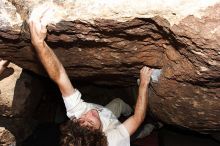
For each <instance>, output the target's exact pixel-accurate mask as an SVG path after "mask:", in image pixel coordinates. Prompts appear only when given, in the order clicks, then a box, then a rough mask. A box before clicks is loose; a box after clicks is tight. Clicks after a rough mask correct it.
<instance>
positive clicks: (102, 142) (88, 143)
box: [60, 118, 108, 146]
mask: <svg viewBox="0 0 220 146" xmlns="http://www.w3.org/2000/svg"><path fill="white" fill-rule="evenodd" d="M60 131H61V146H107V145H108V142H107V138H106V136H105V134H104V132H102V131H101V130H100V129H92V128H91V127H85V126H81V125H80V123H79V121H78V120H77V119H75V118H74V119H72V120H68V121H67V122H65V123H64V124H62V125H61V126H60Z"/></svg>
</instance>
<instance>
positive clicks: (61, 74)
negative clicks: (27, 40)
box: [29, 18, 74, 97]
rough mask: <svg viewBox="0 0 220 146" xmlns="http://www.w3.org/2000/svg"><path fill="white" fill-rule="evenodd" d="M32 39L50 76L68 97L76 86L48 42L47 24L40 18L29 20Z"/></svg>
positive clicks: (63, 94)
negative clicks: (41, 21)
mask: <svg viewBox="0 0 220 146" xmlns="http://www.w3.org/2000/svg"><path fill="white" fill-rule="evenodd" d="M29 27H30V32H31V41H32V44H33V46H34V47H35V50H36V52H37V55H38V57H39V59H40V61H41V63H42V64H43V66H44V68H45V69H46V71H47V73H48V74H49V77H50V78H51V79H52V80H53V81H54V82H55V83H56V84H57V85H58V87H59V89H60V91H61V93H62V96H63V97H67V96H70V95H71V94H73V93H74V88H73V86H72V84H71V82H70V80H69V78H68V76H67V74H66V71H65V69H64V67H63V65H62V64H61V62H60V61H59V59H58V58H57V56H56V55H55V54H54V52H53V51H52V49H51V48H50V47H49V46H48V45H47V44H46V42H45V41H44V39H45V38H46V32H47V30H46V26H42V25H41V23H40V18H36V20H35V21H30V22H29Z"/></svg>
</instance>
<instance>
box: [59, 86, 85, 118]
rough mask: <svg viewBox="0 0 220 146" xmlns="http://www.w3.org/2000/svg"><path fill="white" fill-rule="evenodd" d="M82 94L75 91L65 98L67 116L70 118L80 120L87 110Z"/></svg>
mask: <svg viewBox="0 0 220 146" xmlns="http://www.w3.org/2000/svg"><path fill="white" fill-rule="evenodd" d="M81 96H82V95H81V93H80V92H79V90H77V89H75V92H74V93H73V94H72V95H70V96H67V97H63V100H64V104H65V107H66V112H67V116H68V117H69V118H71V117H73V116H75V117H76V118H79V117H80V116H81V115H82V114H83V113H84V112H85V111H86V109H87V103H86V102H84V101H83V100H82V99H81Z"/></svg>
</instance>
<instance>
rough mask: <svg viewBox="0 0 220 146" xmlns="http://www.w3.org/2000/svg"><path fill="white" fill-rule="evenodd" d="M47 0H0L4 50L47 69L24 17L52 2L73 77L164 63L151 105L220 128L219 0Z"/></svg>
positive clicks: (113, 81) (62, 54) (192, 124)
mask: <svg viewBox="0 0 220 146" xmlns="http://www.w3.org/2000/svg"><path fill="white" fill-rule="evenodd" d="M44 3H45V2H44V1H26V0H10V1H6V0H1V1H0V4H1V9H0V10H1V11H0V20H1V22H0V23H1V27H0V50H1V51H0V57H3V58H5V59H9V60H11V61H13V62H14V63H16V64H17V65H19V66H21V67H22V68H25V69H28V70H31V71H34V72H36V73H38V74H41V75H43V74H45V72H44V70H43V68H42V66H41V65H40V63H39V61H38V60H37V57H36V55H35V53H34V51H33V48H32V46H31V44H30V37H29V31H28V27H27V25H26V23H25V19H27V18H28V16H29V15H30V14H33V13H31V12H32V10H35V12H36V11H38V12H39V11H41V8H42V7H47V5H48V6H49V7H50V8H53V10H52V11H51V13H50V14H51V15H48V19H50V22H53V23H54V24H51V25H49V26H48V36H47V42H48V44H49V45H50V46H51V47H52V48H53V49H54V51H55V53H56V54H57V56H58V57H59V58H60V60H61V61H62V63H63V64H64V66H65V68H66V70H67V72H68V74H69V76H70V77H71V79H74V80H75V79H77V80H86V81H92V82H95V83H99V84H110V85H123V86H124V85H126V86H129V85H134V84H136V78H137V77H138V74H139V69H140V68H141V67H142V66H143V65H148V66H151V67H154V68H162V75H161V77H160V79H159V82H158V83H154V84H153V89H154V94H153V96H152V97H151V98H150V107H151V109H152V111H153V112H154V113H155V114H156V115H157V116H158V117H159V118H160V119H161V120H163V121H165V122H167V123H170V124H176V125H180V126H184V127H187V128H190V129H194V130H198V131H207V130H220V104H219V102H220V76H219V72H220V57H219V56H220V43H219V40H220V3H219V1H218V0H210V1H206V0H202V1H201V0H192V1H190V2H189V1H185V0H180V1H174V0H173V1H169V2H164V1H162V0H158V1H154V2H150V1H138V2H137V1H132V2H130V1H129V2H128V1H126V0H119V1H112V2H109V1H100V0H88V1H85V2H82V1H80V0H78V1H77V0H76V1H68V0H66V1H62V2H60V1H54V2H50V3H49V2H48V3H47V4H46V6H45V5H44V6H41V5H42V4H44ZM35 7H38V8H37V10H36V8H35ZM29 12H30V13H29ZM7 16H8V17H7ZM12 20H13V21H12ZM60 20H61V21H60ZM158 107H159V108H158Z"/></svg>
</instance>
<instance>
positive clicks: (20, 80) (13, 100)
mask: <svg viewBox="0 0 220 146" xmlns="http://www.w3.org/2000/svg"><path fill="white" fill-rule="evenodd" d="M8 67H9V68H8V69H6V70H5V71H4V72H3V73H2V74H1V75H0V91H1V92H0V127H6V128H7V130H8V131H10V132H11V133H12V134H13V136H14V137H15V138H16V141H17V144H18V145H19V144H20V142H22V141H23V140H24V139H26V138H27V137H28V136H30V134H32V132H33V130H34V129H35V127H36V125H37V124H39V123H41V122H52V121H54V117H55V113H56V109H57V104H56V103H58V101H57V100H58V99H59V98H58V97H59V96H60V95H59V92H58V93H57V92H54V90H57V89H54V87H53V86H51V85H50V84H51V83H48V80H47V79H45V78H42V77H39V76H37V75H36V74H33V73H30V72H28V71H26V70H24V71H22V69H21V68H20V67H18V66H16V65H15V64H12V63H10V65H9V66H8ZM10 69H13V70H14V71H13V72H9V71H10ZM6 73H10V74H8V75H5V74H6ZM11 73H12V74H11ZM3 77H4V78H3ZM48 86H50V87H48ZM48 94H49V95H48ZM60 100H62V99H61V98H60ZM60 100H59V102H60ZM21 133H22V134H21ZM7 135H8V134H7ZM7 135H4V134H3V136H1V128H0V145H1V144H5V143H6V142H9V141H10V140H9V139H8V138H10V137H6V136H7ZM7 144H8V143H7ZM7 144H6V145H7Z"/></svg>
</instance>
